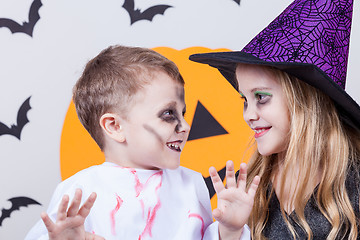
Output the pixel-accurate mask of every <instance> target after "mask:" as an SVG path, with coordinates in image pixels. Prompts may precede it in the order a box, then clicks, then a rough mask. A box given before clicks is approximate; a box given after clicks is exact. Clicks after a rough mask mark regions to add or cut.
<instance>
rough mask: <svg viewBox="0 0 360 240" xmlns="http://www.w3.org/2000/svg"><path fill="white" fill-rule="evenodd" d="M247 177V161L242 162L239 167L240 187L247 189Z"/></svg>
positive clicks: (238, 183) (238, 182)
mask: <svg viewBox="0 0 360 240" xmlns="http://www.w3.org/2000/svg"><path fill="white" fill-rule="evenodd" d="M246 178H247V169H246V163H241V164H240V169H239V176H238V181H237V185H238V187H239V188H241V189H244V190H245V189H246Z"/></svg>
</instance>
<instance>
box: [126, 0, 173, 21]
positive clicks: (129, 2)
mask: <svg viewBox="0 0 360 240" xmlns="http://www.w3.org/2000/svg"><path fill="white" fill-rule="evenodd" d="M122 7H123V8H125V10H126V11H127V12H128V13H129V15H130V21H131V25H132V24H133V23H135V22H137V21H139V20H149V21H152V19H153V18H154V16H155V15H156V14H164V12H165V11H166V9H168V8H171V7H172V6H169V5H155V6H152V7H150V8H148V9H146V10H145V11H143V12H141V11H140V10H139V9H136V10H135V0H125V1H124V4H123V5H122Z"/></svg>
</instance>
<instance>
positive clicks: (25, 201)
mask: <svg viewBox="0 0 360 240" xmlns="http://www.w3.org/2000/svg"><path fill="white" fill-rule="evenodd" d="M8 201H9V202H11V204H12V205H11V207H10V208H9V209H5V208H3V209H1V217H0V227H1V224H2V222H3V221H4V219H5V218H10V215H11V213H12V212H13V211H15V210H19V209H20V207H27V206H29V205H40V206H41V204H40V203H38V202H37V201H35V200H34V199H31V198H28V197H14V198H10V199H8Z"/></svg>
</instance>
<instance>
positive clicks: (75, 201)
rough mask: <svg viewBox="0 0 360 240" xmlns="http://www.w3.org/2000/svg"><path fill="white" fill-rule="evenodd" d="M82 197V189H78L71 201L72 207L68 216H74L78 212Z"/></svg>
mask: <svg viewBox="0 0 360 240" xmlns="http://www.w3.org/2000/svg"><path fill="white" fill-rule="evenodd" d="M81 197H82V191H81V189H76V191H75V195H74V198H73V200H72V201H71V204H70V207H69V209H68V211H67V216H68V217H74V216H75V215H76V214H77V213H78V211H79V207H80V203H81Z"/></svg>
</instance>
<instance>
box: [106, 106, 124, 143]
mask: <svg viewBox="0 0 360 240" xmlns="http://www.w3.org/2000/svg"><path fill="white" fill-rule="evenodd" d="M100 126H101V128H102V129H103V130H104V132H105V133H106V135H107V136H109V137H110V138H112V139H114V140H115V141H117V142H124V141H125V134H124V131H123V129H122V127H121V118H120V116H119V115H117V114H114V113H105V114H104V115H102V116H101V118H100Z"/></svg>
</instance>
